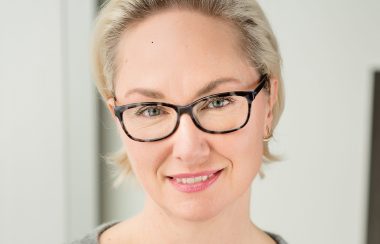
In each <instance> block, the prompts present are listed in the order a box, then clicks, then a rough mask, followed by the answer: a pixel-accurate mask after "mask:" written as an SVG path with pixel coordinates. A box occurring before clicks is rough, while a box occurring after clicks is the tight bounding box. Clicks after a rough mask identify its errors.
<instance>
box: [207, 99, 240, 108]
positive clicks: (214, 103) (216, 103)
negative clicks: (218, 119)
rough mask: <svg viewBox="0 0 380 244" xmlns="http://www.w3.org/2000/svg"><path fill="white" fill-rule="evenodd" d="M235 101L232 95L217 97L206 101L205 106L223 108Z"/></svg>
mask: <svg viewBox="0 0 380 244" xmlns="http://www.w3.org/2000/svg"><path fill="white" fill-rule="evenodd" d="M232 102H233V99H232V98H231V97H216V98H212V99H210V100H208V101H207V102H206V103H205V106H204V108H206V109H218V108H223V107H226V106H227V105H229V104H230V103H232Z"/></svg>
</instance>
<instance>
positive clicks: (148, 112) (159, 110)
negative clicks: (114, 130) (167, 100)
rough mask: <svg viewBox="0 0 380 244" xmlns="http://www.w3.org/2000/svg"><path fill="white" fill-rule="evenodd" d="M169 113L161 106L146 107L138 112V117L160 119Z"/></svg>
mask: <svg viewBox="0 0 380 244" xmlns="http://www.w3.org/2000/svg"><path fill="white" fill-rule="evenodd" d="M166 113H167V112H166V111H165V109H164V108H163V107H160V106H146V107H141V108H140V109H139V110H137V112H136V115H137V116H143V117H147V118H152V117H158V116H160V115H164V114H166Z"/></svg>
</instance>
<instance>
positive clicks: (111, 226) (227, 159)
mask: <svg viewBox="0 0 380 244" xmlns="http://www.w3.org/2000/svg"><path fill="white" fill-rule="evenodd" d="M94 50H95V71H96V78H97V87H98V90H99V92H100V93H101V95H102V97H103V98H104V100H105V101H106V103H107V105H108V108H109V110H110V112H111V113H112V114H113V117H114V120H115V123H116V124H117V128H118V131H119V134H120V136H121V138H122V141H123V153H122V154H121V156H119V157H118V158H117V162H118V163H119V164H120V165H121V166H122V168H123V169H124V170H125V171H131V172H133V174H134V175H135V176H136V178H137V179H138V181H139V182H140V184H141V185H142V187H143V189H144V191H145V192H146V193H147V194H146V195H147V196H146V201H145V206H144V209H143V211H142V212H141V213H140V214H138V215H137V216H135V217H133V218H131V219H128V220H125V221H123V222H116V223H108V224H105V225H103V226H101V227H99V228H98V229H97V230H95V231H94V233H91V234H89V235H88V236H86V237H85V238H84V239H82V240H81V241H79V242H77V243H101V244H108V243H260V244H269V243H285V242H284V240H283V239H282V238H281V237H279V236H278V235H275V234H271V233H269V232H265V231H263V230H261V229H259V228H258V227H257V226H256V225H255V224H254V223H253V222H252V221H251V219H250V217H249V206H250V185H251V183H252V181H253V179H254V178H255V177H256V175H257V174H258V172H259V169H260V166H261V163H262V161H263V159H267V160H271V159H274V157H273V156H272V155H271V154H270V152H269V150H268V140H269V139H270V137H271V135H272V132H273V130H274V128H275V126H276V124H277V122H278V120H279V117H280V114H281V112H282V109H283V106H282V104H283V95H282V78H281V70H280V60H281V58H280V54H279V51H278V47H277V44H276V39H275V37H274V35H273V33H272V31H271V28H270V26H269V24H268V22H267V20H266V18H265V16H264V14H263V12H262V10H261V8H260V7H259V6H258V4H257V3H256V1H254V0H202V1H201V0H199V1H194V0H111V1H109V2H108V3H107V4H106V5H105V6H104V7H103V9H102V10H101V12H100V15H99V17H98V19H97V27H96V38H95V49H94Z"/></svg>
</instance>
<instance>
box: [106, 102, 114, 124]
mask: <svg viewBox="0 0 380 244" xmlns="http://www.w3.org/2000/svg"><path fill="white" fill-rule="evenodd" d="M106 104H107V109H108V111H109V112H110V113H111V115H112V118H113V119H114V120H115V119H116V120H117V118H116V116H115V113H114V108H115V100H114V98H113V97H111V98H108V99H107V101H106Z"/></svg>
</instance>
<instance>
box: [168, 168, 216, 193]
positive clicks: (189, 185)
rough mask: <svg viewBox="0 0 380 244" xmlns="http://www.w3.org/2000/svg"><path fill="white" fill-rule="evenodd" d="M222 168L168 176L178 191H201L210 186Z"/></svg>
mask: <svg viewBox="0 0 380 244" xmlns="http://www.w3.org/2000/svg"><path fill="white" fill-rule="evenodd" d="M221 172H222V170H213V171H205V172H200V173H195V174H178V175H173V176H170V177H168V178H169V180H170V182H171V183H172V185H173V186H174V187H175V188H176V189H177V190H178V191H180V192H185V193H192V192H198V191H203V190H205V189H207V188H208V187H209V186H211V185H212V184H213V183H214V182H215V181H216V180H217V179H218V177H219V175H220V173H221Z"/></svg>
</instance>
